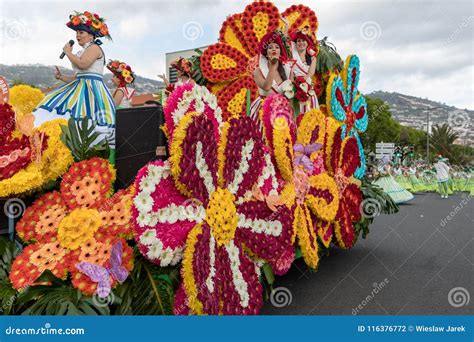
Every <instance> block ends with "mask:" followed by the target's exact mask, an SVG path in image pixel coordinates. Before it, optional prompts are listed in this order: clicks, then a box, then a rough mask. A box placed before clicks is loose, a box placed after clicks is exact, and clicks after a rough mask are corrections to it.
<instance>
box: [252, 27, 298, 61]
mask: <svg viewBox="0 0 474 342" xmlns="http://www.w3.org/2000/svg"><path fill="white" fill-rule="evenodd" d="M271 43H274V44H277V45H278V46H279V47H280V51H281V54H280V62H282V63H284V62H286V61H288V59H289V56H291V52H290V48H289V44H288V38H287V37H286V36H285V35H284V34H283V32H281V31H279V30H276V31H274V32H271V33H267V34H266V35H265V36H264V37H263V38H262V40H261V41H260V44H259V51H260V54H261V55H263V56H265V57H267V56H266V50H267V48H268V45H270V44H271Z"/></svg>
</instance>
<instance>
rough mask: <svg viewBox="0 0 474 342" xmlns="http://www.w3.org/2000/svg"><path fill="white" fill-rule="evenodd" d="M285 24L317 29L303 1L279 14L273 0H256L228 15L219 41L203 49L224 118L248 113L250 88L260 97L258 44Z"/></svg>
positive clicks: (205, 72)
mask: <svg viewBox="0 0 474 342" xmlns="http://www.w3.org/2000/svg"><path fill="white" fill-rule="evenodd" d="M281 18H284V20H285V21H286V23H285V22H284V21H283V20H282V19H281ZM285 26H289V28H291V29H301V28H303V27H305V26H310V27H311V29H312V30H313V32H315V31H316V29H317V19H316V15H315V14H314V12H313V11H312V10H311V9H310V8H308V7H306V6H302V5H300V6H292V7H290V8H288V9H287V10H286V11H285V12H283V14H282V15H280V12H279V10H278V8H277V7H276V6H275V5H274V4H273V3H271V2H264V1H255V2H253V3H251V4H250V5H248V6H247V7H246V8H245V10H244V12H243V13H239V14H234V15H231V16H229V17H228V18H227V19H226V20H225V21H224V23H223V24H222V27H221V30H220V35H219V42H218V43H217V44H213V45H211V46H209V47H208V48H207V49H206V50H205V51H204V54H203V55H202V57H201V70H202V73H203V76H204V77H205V78H206V79H207V80H208V81H209V82H211V83H213V85H211V90H212V92H213V93H215V94H216V96H217V99H218V103H219V106H220V107H221V108H222V111H223V117H224V119H225V120H227V119H228V118H229V117H234V116H239V115H242V113H245V108H246V94H247V90H250V101H254V100H255V99H256V98H257V96H258V88H257V86H256V84H255V81H254V79H253V71H254V70H255V68H256V67H257V66H258V47H259V44H260V42H261V40H262V38H263V37H264V36H265V35H266V34H268V33H271V32H274V31H275V30H277V29H283V30H284V29H285ZM286 28H288V27H286Z"/></svg>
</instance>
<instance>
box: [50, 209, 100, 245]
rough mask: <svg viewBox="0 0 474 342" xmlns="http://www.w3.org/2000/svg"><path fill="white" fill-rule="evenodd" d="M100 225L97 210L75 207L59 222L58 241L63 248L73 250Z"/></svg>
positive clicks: (92, 234) (89, 237)
mask: <svg viewBox="0 0 474 342" xmlns="http://www.w3.org/2000/svg"><path fill="white" fill-rule="evenodd" d="M100 225H101V220H100V215H99V212H98V211H97V210H95V209H83V208H79V209H75V210H73V211H72V212H71V214H70V215H69V216H67V217H65V218H64V219H63V220H62V221H61V223H60V224H59V228H58V238H59V242H60V244H61V246H62V247H64V248H67V249H70V250H75V249H77V248H79V247H80V246H81V245H82V244H83V243H85V242H86V241H87V240H89V239H91V238H92V237H93V236H94V233H95V232H96V231H97V229H99V227H100Z"/></svg>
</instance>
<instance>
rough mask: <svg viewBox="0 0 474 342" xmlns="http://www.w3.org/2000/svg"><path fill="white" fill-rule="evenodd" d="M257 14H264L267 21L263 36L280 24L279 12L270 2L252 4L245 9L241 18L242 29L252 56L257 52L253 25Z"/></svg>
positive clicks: (257, 41)
mask: <svg viewBox="0 0 474 342" xmlns="http://www.w3.org/2000/svg"><path fill="white" fill-rule="evenodd" d="M259 13H265V14H266V15H267V16H268V20H269V21H268V27H266V31H265V32H264V34H267V33H269V32H274V31H275V30H277V29H278V26H279V23H280V11H279V10H278V8H277V7H276V6H275V5H274V4H273V3H271V2H254V3H252V4H250V5H248V6H247V7H245V10H244V13H243V16H242V27H243V33H244V36H245V40H246V43H247V46H249V47H250V48H251V49H253V50H252V55H255V54H257V52H258V45H259V39H258V38H257V32H256V27H255V26H256V25H255V23H256V20H257V19H258V18H256V16H257V15H258V14H259ZM257 23H258V22H257ZM260 26H261V25H260ZM260 34H261V33H260ZM262 36H263V35H262Z"/></svg>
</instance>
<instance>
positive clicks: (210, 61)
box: [201, 43, 247, 82]
mask: <svg viewBox="0 0 474 342" xmlns="http://www.w3.org/2000/svg"><path fill="white" fill-rule="evenodd" d="M229 60H230V61H229ZM231 64H234V66H232V65H231ZM246 66H247V57H246V56H245V55H244V54H243V53H242V52H240V51H238V50H236V49H234V48H233V47H232V46H230V45H227V44H219V43H217V44H214V45H211V46H209V47H208V48H207V49H206V50H205V51H204V53H203V55H202V56H201V69H202V72H203V73H204V74H205V75H206V78H207V79H208V80H210V81H211V82H220V81H223V80H228V79H230V78H232V77H233V76H234V75H236V74H237V75H239V74H241V73H243V72H244V71H245V68H246Z"/></svg>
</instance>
